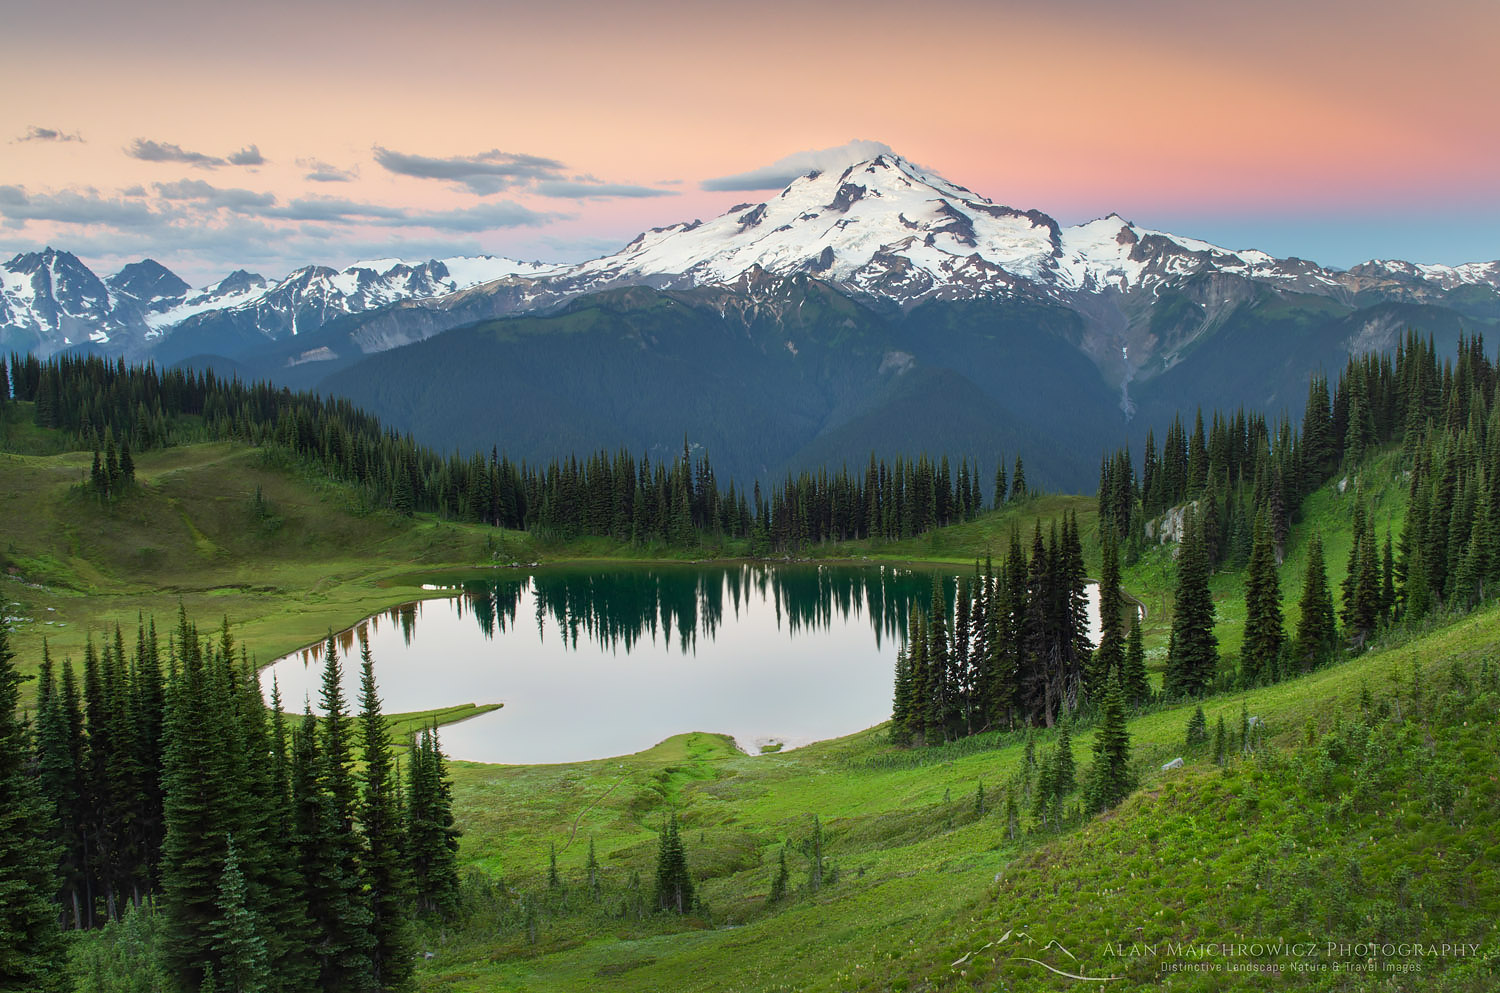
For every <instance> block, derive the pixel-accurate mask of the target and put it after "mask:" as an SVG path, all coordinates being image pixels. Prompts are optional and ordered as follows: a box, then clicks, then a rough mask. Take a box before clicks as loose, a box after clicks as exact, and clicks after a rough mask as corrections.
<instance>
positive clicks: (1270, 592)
mask: <svg viewBox="0 0 1500 993" xmlns="http://www.w3.org/2000/svg"><path fill="white" fill-rule="evenodd" d="M1284 640H1285V631H1284V629H1283V627H1282V622H1281V584H1280V581H1279V580H1278V579H1277V576H1276V551H1275V549H1274V548H1273V547H1272V541H1271V529H1270V526H1269V525H1268V524H1267V522H1266V519H1265V516H1264V515H1260V516H1257V517H1256V519H1255V532H1254V537H1253V539H1252V543H1251V550H1250V567H1249V571H1248V574H1247V575H1246V577H1245V636H1244V639H1243V641H1242V642H1241V645H1240V676H1241V679H1242V681H1243V682H1244V683H1245V684H1246V685H1247V686H1260V685H1264V684H1266V683H1271V682H1275V681H1276V679H1278V678H1279V677H1280V675H1281V673H1280V672H1279V668H1278V667H1279V661H1280V658H1281V646H1282V642H1283V641H1284Z"/></svg>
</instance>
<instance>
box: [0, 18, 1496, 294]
mask: <svg viewBox="0 0 1500 993" xmlns="http://www.w3.org/2000/svg"><path fill="white" fill-rule="evenodd" d="M4 19H5V24H6V30H5V32H4V38H3V40H0V79H3V81H4V84H5V92H6V93H7V94H8V96H9V99H8V100H6V101H5V102H4V104H3V106H0V255H3V256H4V257H9V256H10V255H11V254H13V253H14V252H17V251H25V250H31V249H34V248H39V247H41V246H42V245H45V244H51V245H55V246H56V247H59V248H65V249H69V250H71V251H74V252H76V253H77V254H79V255H80V256H82V257H83V258H84V259H85V261H87V262H89V263H90V264H91V265H94V266H95V268H96V269H98V270H99V271H101V272H103V271H113V269H114V268H117V267H118V265H119V264H121V263H123V262H125V261H130V260H133V259H137V258H141V257H143V256H151V257H154V258H157V259H158V260H160V261H162V262H164V263H165V264H167V265H168V266H170V267H172V268H174V269H176V270H177V271H179V272H180V273H181V274H182V275H184V276H185V277H187V278H188V279H190V280H191V281H193V282H196V283H202V282H206V281H208V280H211V279H214V278H217V276H219V275H222V274H223V273H224V272H226V271H228V269H229V268H233V267H237V266H245V267H247V268H252V269H258V270H259V271H262V272H264V273H266V274H268V275H277V274H280V273H284V272H285V271H287V270H289V269H291V268H293V267H295V266H298V265H303V264H306V263H309V262H323V263H332V264H342V263H347V262H350V261H353V260H355V259H357V258H362V257H383V256H402V257H407V258H426V257H431V256H439V255H452V254H475V253H479V252H488V253H492V254H503V255H511V256H517V257H522V258H527V259H545V260H554V259H555V260H577V259H582V258H587V257H592V256H596V255H599V254H603V253H605V252H608V251H613V250H614V249H617V248H618V247H620V246H621V245H623V244H624V243H625V242H626V241H628V240H629V239H630V238H631V237H633V236H634V235H635V234H636V233H637V232H639V231H641V230H643V229H645V228H648V227H653V226H659V225H664V224H669V223H673V222H676V221H679V220H688V219H691V218H694V217H707V216H711V215H714V214H717V213H719V212H721V211H723V210H725V209H727V208H728V207H730V206H731V205H733V204H736V203H740V202H745V201H753V200H760V199H764V198H765V197H766V196H767V195H769V193H770V192H773V190H768V189H759V190H747V189H725V188H723V187H725V186H732V185H736V183H733V182H726V181H724V180H725V177H731V176H741V175H743V174H746V173H752V172H756V171H757V170H764V169H765V167H768V166H770V165H772V164H773V163H775V162H777V161H778V160H780V159H783V158H784V157H786V156H789V155H792V154H794V153H798V152H802V151H806V150H811V149H821V148H829V147H832V146H839V145H843V144H844V143H846V142H849V141H850V140H852V139H865V140H870V141H878V142H884V143H886V144H887V145H889V146H891V147H892V148H894V149H895V150H896V151H897V152H899V153H901V154H902V155H905V156H907V157H908V158H910V159H912V160H914V161H916V162H919V163H921V164H923V165H924V166H927V167H929V168H932V169H934V170H936V171H938V172H940V173H941V174H943V175H944V176H946V177H948V178H949V179H951V180H953V181H955V182H957V183H961V184H963V185H965V186H968V187H969V188H971V189H973V190H975V191H976V192H978V193H980V194H983V195H985V196H987V197H990V198H991V199H993V200H995V201H996V202H999V203H1004V204H1008V205H1011V206H1016V207H1020V208H1037V209H1040V210H1043V211H1046V212H1047V213H1049V214H1052V215H1053V216H1055V217H1057V218H1058V219H1059V220H1060V221H1063V222H1064V223H1076V222H1079V221H1083V220H1087V219H1089V218H1091V217H1096V216H1101V215H1103V214H1106V213H1108V212H1110V211H1118V212H1119V213H1120V214H1122V215H1124V216H1126V217H1127V218H1130V219H1131V220H1134V221H1137V222H1139V223H1141V224H1144V225H1147V226H1149V227H1153V228H1159V229H1166V230H1171V231H1175V232H1177V233H1180V234H1184V235H1191V236H1194V237H1200V238H1204V239H1207V240H1210V241H1214V242H1217V243H1220V244H1224V245H1227V246H1228V247H1234V248H1240V247H1256V248H1261V249H1264V250H1266V251H1269V252H1272V253H1274V254H1277V255H1283V256H1284V255H1298V256H1301V257H1304V258H1313V259H1316V260H1318V261H1320V262H1323V263H1325V264H1331V265H1350V264H1353V263H1355V262H1358V261H1361V260H1364V259H1367V258H1372V257H1375V258H1389V257H1401V258H1407V259H1412V260H1415V261H1423V262H1448V263H1457V262H1463V261H1473V260H1478V259H1484V260H1488V259H1494V258H1497V257H1500V187H1497V184H1496V181H1495V176H1496V171H1497V169H1496V167H1497V164H1500V128H1497V127H1496V126H1495V125H1494V114H1495V111H1494V108H1495V107H1496V106H1497V104H1500V70H1497V68H1496V62H1495V56H1494V45H1495V43H1496V40H1497V39H1500V4H1495V3H1494V2H1493V0H1476V2H1464V0H1436V2H1431V3H1426V4H1422V5H1416V4H1403V5H1396V4H1385V5H1381V4H1374V3H1350V2H1345V0H1327V2H1311V3H1309V2H1306V0H1303V2H1285V0H1265V2H1260V3H1255V4H1234V5H1229V4H1218V3H1203V2H1188V0H1141V2H1107V0H1051V2H964V0H932V2H925V3H911V2H906V3H896V2H885V0H880V2H867V3H859V4H851V3H824V4H817V5H802V4H794V3H761V4H721V3H712V2H678V0H646V2H643V3H637V4H629V5H627V4H610V5H606V4H599V3H583V2H577V0H562V2H552V3H549V4H546V5H542V4H534V3H531V4H498V3H483V2H471V0H430V2H426V3H423V4H404V3H403V4H396V3H388V2H375V3H353V2H347V0H318V2H310V3H288V2H284V0H270V2H264V3H260V4H254V5H250V4H235V5H228V4H219V3H201V4H190V3H179V2H170V0H142V2H140V3H135V4H102V3H98V4H81V3H76V2H68V0H62V2H54V3H50V4H47V5H41V4H34V3H19V2H16V0H4ZM761 174H762V175H769V173H765V172H762V173H761ZM716 180H717V181H718V182H716ZM738 185H744V183H739V184H738Z"/></svg>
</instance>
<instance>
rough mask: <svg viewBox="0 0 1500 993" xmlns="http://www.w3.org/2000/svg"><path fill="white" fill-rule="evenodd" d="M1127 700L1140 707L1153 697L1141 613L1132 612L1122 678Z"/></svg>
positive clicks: (1122, 687) (1121, 683)
mask: <svg viewBox="0 0 1500 993" xmlns="http://www.w3.org/2000/svg"><path fill="white" fill-rule="evenodd" d="M1120 688H1121V689H1122V690H1123V691H1124V692H1125V702H1126V703H1127V704H1129V705H1130V706H1132V707H1139V706H1140V705H1141V704H1143V703H1145V702H1146V701H1147V700H1149V699H1151V683H1150V681H1149V680H1148V678H1147V676H1146V640H1145V637H1144V635H1142V633H1141V613H1140V611H1139V610H1135V611H1132V612H1131V616H1130V636H1129V638H1128V639H1126V642H1125V668H1124V671H1123V672H1122V674H1121V678H1120Z"/></svg>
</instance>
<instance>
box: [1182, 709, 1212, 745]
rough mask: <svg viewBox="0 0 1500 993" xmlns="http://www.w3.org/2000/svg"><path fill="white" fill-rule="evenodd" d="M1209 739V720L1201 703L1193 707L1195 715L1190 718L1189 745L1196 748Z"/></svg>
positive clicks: (1188, 728)
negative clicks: (1204, 714)
mask: <svg viewBox="0 0 1500 993" xmlns="http://www.w3.org/2000/svg"><path fill="white" fill-rule="evenodd" d="M1206 741H1208V721H1207V719H1206V718H1205V717H1204V716H1203V705H1202V704H1201V703H1200V704H1199V705H1198V706H1197V707H1195V708H1194V709H1193V716H1192V717H1191V718H1189V719H1188V726H1187V746H1188V747H1189V748H1196V747H1198V746H1199V745H1201V744H1203V743H1204V742H1206Z"/></svg>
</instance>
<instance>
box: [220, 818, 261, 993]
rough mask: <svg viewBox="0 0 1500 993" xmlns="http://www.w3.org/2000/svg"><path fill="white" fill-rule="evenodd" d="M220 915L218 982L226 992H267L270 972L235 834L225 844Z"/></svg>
mask: <svg viewBox="0 0 1500 993" xmlns="http://www.w3.org/2000/svg"><path fill="white" fill-rule="evenodd" d="M218 907H219V918H218V920H217V921H216V922H215V923H214V928H213V931H214V944H213V949H214V953H215V955H216V956H217V958H218V962H219V967H218V969H217V970H215V971H214V976H215V985H216V987H217V988H219V989H222V990H224V993H265V991H266V990H267V989H268V988H269V986H270V980H271V971H270V968H269V967H268V965H267V962H266V943H265V941H264V940H263V939H262V938H261V936H260V922H259V920H258V919H257V918H256V914H255V912H254V911H253V910H251V909H250V907H248V906H247V905H246V892H245V876H244V874H243V873H242V872H240V858H239V853H238V852H236V851H235V848H234V838H233V836H228V837H227V838H226V843H225V855H224V872H223V875H222V876H221V877H220V882H219V899H218Z"/></svg>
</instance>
